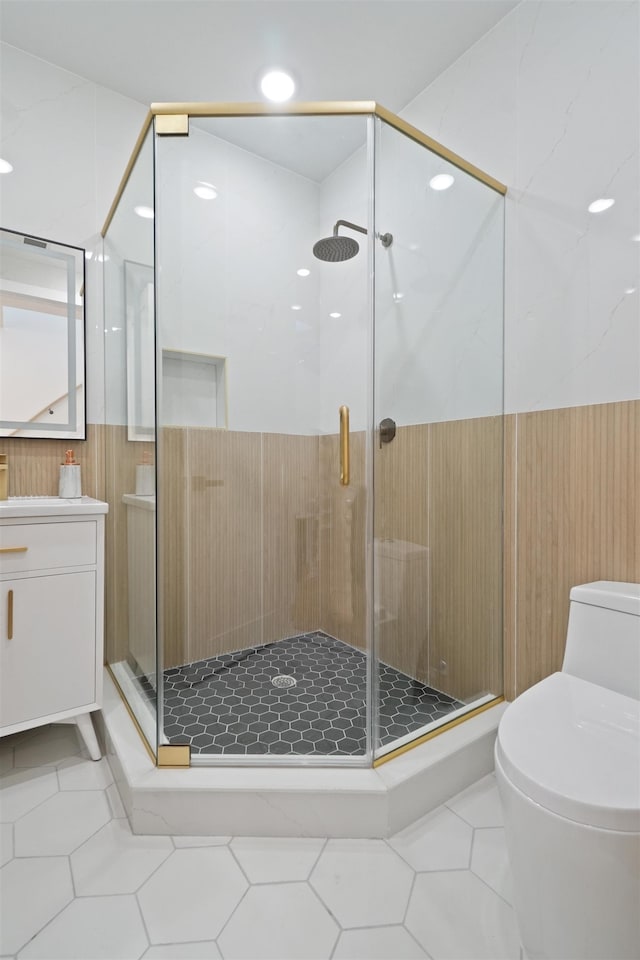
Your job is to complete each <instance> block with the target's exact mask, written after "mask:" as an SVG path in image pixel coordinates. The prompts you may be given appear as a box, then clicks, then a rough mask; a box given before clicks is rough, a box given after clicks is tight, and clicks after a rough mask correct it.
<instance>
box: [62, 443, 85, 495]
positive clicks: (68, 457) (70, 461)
mask: <svg viewBox="0 0 640 960" xmlns="http://www.w3.org/2000/svg"><path fill="white" fill-rule="evenodd" d="M58 496H59V497H61V498H62V499H63V500H77V499H78V498H79V497H81V496H82V489H81V484H80V464H79V463H76V461H75V458H74V456H73V450H66V451H65V460H64V463H61V464H60V482H59V485H58Z"/></svg>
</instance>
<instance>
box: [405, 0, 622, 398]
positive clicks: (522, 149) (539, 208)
mask: <svg viewBox="0 0 640 960" xmlns="http://www.w3.org/2000/svg"><path fill="white" fill-rule="evenodd" d="M639 29H640V5H639V4H638V3H637V2H635V0H594V2H589V0H579V2H576V3H548V2H546V0H524V2H522V3H520V4H518V6H517V7H516V8H515V9H514V10H513V11H512V12H511V13H510V14H509V15H507V16H506V17H504V18H503V19H502V20H501V21H500V22H499V23H498V24H497V25H496V26H495V28H494V29H493V30H491V31H490V32H489V33H488V34H486V35H485V36H484V37H482V38H481V39H480V40H479V41H478V43H476V44H475V45H474V46H473V47H472V48H471V49H470V50H468V51H467V52H466V53H465V54H464V55H463V56H462V57H460V58H459V59H458V60H457V61H456V62H455V63H454V64H452V66H451V67H449V69H448V70H446V71H444V73H442V74H441V75H440V77H438V78H437V80H435V81H434V83H432V84H431V85H430V86H429V87H427V88H426V89H425V90H424V91H423V92H422V93H421V94H419V95H418V96H417V97H416V98H415V99H414V100H413V101H412V102H411V103H410V104H409V105H408V106H407V107H406V108H405V109H404V110H403V111H402V115H403V116H404V117H406V119H407V120H409V121H410V122H411V123H414V124H416V125H417V126H418V127H420V128H421V129H424V130H427V131H428V132H429V133H430V135H431V136H433V137H434V138H436V139H437V140H440V141H441V142H443V143H446V144H447V146H448V147H450V148H451V149H452V150H455V151H457V152H458V153H460V154H461V155H462V156H464V157H466V158H467V159H469V160H470V161H471V162H473V163H475V164H477V165H478V166H479V167H481V168H483V169H485V170H487V171H489V172H490V173H491V174H492V175H493V176H495V177H497V178H498V179H499V180H501V181H502V182H503V183H505V184H507V185H508V195H507V209H506V283H505V409H506V411H507V412H508V413H523V412H526V411H533V410H544V409H556V408H559V407H572V406H580V405H585V404H587V405H588V404H598V403H611V402H615V401H621V400H629V399H635V398H636V397H637V396H638V384H639V383H640V327H639V326H638V322H637V318H638V309H639V307H638V298H639V296H640V292H639V291H640V246H639V245H638V239H639V238H640V189H639V184H640V162H639V157H638V153H639V148H640V86H639V85H638V76H639V75H640V45H639V44H638V35H639ZM600 197H605V198H611V199H613V200H615V204H614V206H612V207H611V208H610V209H608V210H606V211H605V212H603V213H599V214H593V213H589V212H588V210H587V207H588V205H589V204H590V203H591V201H593V200H595V199H597V198H600ZM634 238H635V239H634Z"/></svg>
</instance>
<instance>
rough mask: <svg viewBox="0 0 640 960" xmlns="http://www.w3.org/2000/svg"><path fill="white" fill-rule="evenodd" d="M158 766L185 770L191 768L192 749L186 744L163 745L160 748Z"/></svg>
mask: <svg viewBox="0 0 640 960" xmlns="http://www.w3.org/2000/svg"><path fill="white" fill-rule="evenodd" d="M158 766H159V767H163V768H164V769H166V768H167V767H173V768H174V769H175V768H178V767H179V768H181V769H183V768H185V767H190V766H191V747H190V746H189V744H188V743H185V744H170V743H167V744H163V745H162V746H161V747H158Z"/></svg>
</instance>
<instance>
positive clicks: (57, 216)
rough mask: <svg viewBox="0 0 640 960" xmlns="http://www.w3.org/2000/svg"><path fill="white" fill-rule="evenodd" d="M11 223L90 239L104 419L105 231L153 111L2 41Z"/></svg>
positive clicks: (92, 339) (6, 214)
mask: <svg viewBox="0 0 640 960" xmlns="http://www.w3.org/2000/svg"><path fill="white" fill-rule="evenodd" d="M0 47H1V53H0V86H1V87H2V106H1V115H0V119H1V124H0V131H1V144H0V156H2V157H3V158H5V159H7V160H10V162H11V163H12V164H13V167H14V170H13V173H11V174H9V175H7V176H4V177H2V178H0V209H1V211H2V216H1V220H2V226H3V227H5V228H7V229H10V230H17V231H22V232H24V233H29V234H32V235H34V236H40V237H45V238H47V239H52V240H57V241H59V242H62V243H69V244H73V245H76V246H82V247H85V248H86V249H87V251H90V252H91V253H92V259H91V260H88V261H87V300H86V327H87V344H86V346H87V413H88V420H89V422H93V423H99V422H101V421H102V419H103V416H104V400H103V396H104V389H103V323H102V277H101V271H100V269H99V265H98V264H97V263H96V254H97V252H98V245H97V242H98V234H99V231H100V229H101V227H102V223H103V221H104V218H105V217H106V214H107V211H108V209H109V206H110V204H111V200H112V199H113V196H114V195H115V192H116V189H117V186H118V183H119V181H120V177H121V176H122V174H123V172H124V168H125V165H126V163H127V160H128V159H129V155H130V153H131V149H132V147H133V144H134V142H135V138H136V136H137V134H138V131H139V129H140V126H141V124H142V120H143V118H144V115H145V112H146V108H145V107H143V106H142V105H141V104H138V103H135V102H134V101H132V100H128V99H127V98H125V97H121V96H119V95H118V94H116V93H113V92H112V91H111V90H107V89H106V88H104V87H100V86H98V85H96V84H94V83H90V82H89V81H87V80H84V79H83V78H82V77H78V76H76V75H75V74H72V73H68V72H67V71H66V70H61V69H59V68H58V67H55V66H53V65H52V64H50V63H46V62H45V61H43V60H39V59H38V58H37V57H32V56H30V55H29V54H27V53H24V52H23V51H21V50H18V49H16V48H15V47H12V46H9V45H8V44H4V43H3V44H1V45H0Z"/></svg>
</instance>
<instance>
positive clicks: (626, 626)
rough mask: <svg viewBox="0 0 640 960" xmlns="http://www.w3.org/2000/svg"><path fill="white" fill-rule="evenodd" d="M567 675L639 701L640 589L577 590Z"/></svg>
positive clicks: (602, 584) (606, 585)
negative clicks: (569, 674)
mask: <svg viewBox="0 0 640 960" xmlns="http://www.w3.org/2000/svg"><path fill="white" fill-rule="evenodd" d="M569 596H570V603H569V626H568V628H567V645H566V648H565V654H564V661H563V663H562V670H563V672H564V673H571V674H573V676H575V677H580V678H581V679H583V680H589V681H590V682H591V683H597V684H598V685H599V686H601V687H607V688H608V689H609V690H615V691H617V692H618V693H623V694H625V695H626V696H628V697H634V698H635V699H636V700H640V584H638V583H615V582H613V581H609V580H598V581H597V582H596V583H585V584H582V585H581V586H578V587H573V588H572V589H571V593H570V595H569Z"/></svg>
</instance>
